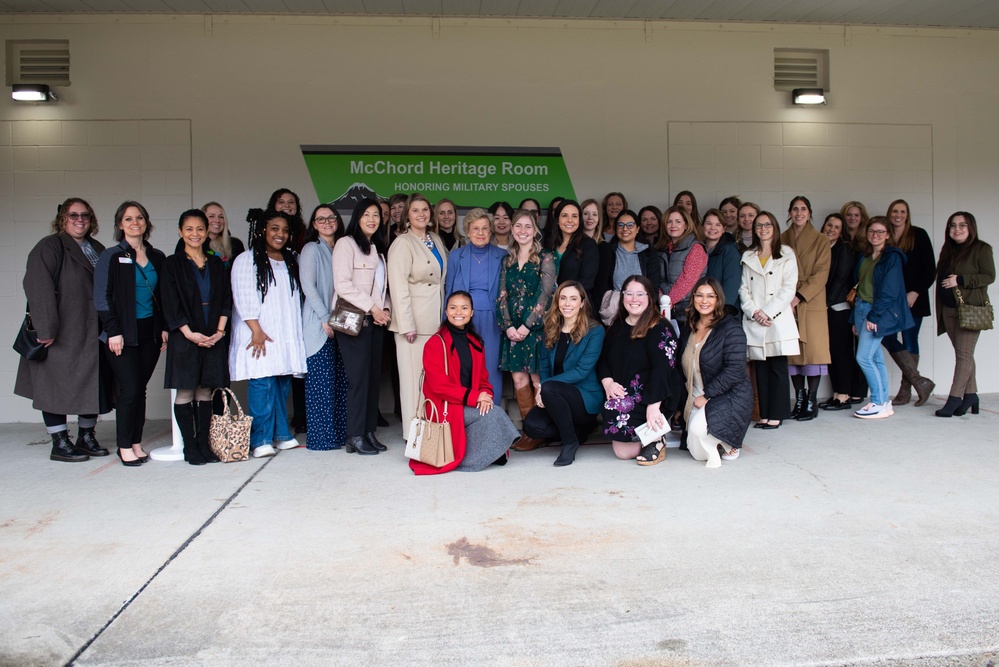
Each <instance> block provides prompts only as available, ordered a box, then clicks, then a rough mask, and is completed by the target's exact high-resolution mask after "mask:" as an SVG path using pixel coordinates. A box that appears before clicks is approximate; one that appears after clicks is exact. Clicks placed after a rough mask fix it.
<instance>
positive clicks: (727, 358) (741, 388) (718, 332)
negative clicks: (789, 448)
mask: <svg viewBox="0 0 999 667" xmlns="http://www.w3.org/2000/svg"><path fill="white" fill-rule="evenodd" d="M688 340H690V328H689V327H686V326H685V327H684V328H683V331H681V332H680V351H679V352H678V354H679V356H678V357H677V358H678V359H682V358H683V350H684V349H685V348H686V346H687V341H688ZM700 366H701V379H702V380H703V381H704V396H705V397H706V398H707V399H708V403H707V405H706V406H705V407H704V416H705V418H706V419H707V422H708V433H710V434H711V435H713V436H715V437H716V438H718V439H719V440H721V441H722V442H724V443H727V444H728V445H731V446H732V447H742V441H743V439H744V438H745V437H746V431H747V430H749V422H750V418H751V417H752V414H753V387H752V385H750V384H749V375H747V374H746V332H745V331H743V329H742V324H741V323H740V321H739V319H738V317H736V316H733V315H729V316H726V317H724V318H723V319H722V321H721V322H719V323H718V325H717V326H716V327H715V329H714V331H712V332H711V335H710V336H708V337H707V339H706V340H705V341H704V345H703V346H702V347H701V357H700ZM686 435H687V434H686V432H684V434H683V436H684V442H686Z"/></svg>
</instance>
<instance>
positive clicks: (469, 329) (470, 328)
mask: <svg viewBox="0 0 999 667" xmlns="http://www.w3.org/2000/svg"><path fill="white" fill-rule="evenodd" d="M456 296H460V297H464V298H466V299H468V305H470V306H472V311H473V312H474V311H475V305H474V304H473V303H472V295H471V294H469V293H468V292H466V291H465V290H463V289H458V290H455V291H453V292H451V293H450V294H448V295H447V298H446V299H444V318H443V320H442V321H441V329H446V328H447V326H448V325H449V324H451V323H450V322H449V321H448V319H447V305H448V304H449V303H451V299H453V298H454V297H456ZM465 333H467V334H468V335H469V336H472V337H474V338H475V340H476V341H478V343H479V345H482V344H483V343H482V336H480V335H479V330H478V329H476V328H475V325H474V324H473V323H472V320H469V321H468V324H466V325H465Z"/></svg>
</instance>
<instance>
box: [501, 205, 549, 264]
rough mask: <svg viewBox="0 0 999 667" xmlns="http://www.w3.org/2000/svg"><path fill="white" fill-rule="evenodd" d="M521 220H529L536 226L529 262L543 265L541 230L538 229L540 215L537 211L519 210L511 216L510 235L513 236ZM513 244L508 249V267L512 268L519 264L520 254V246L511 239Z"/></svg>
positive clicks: (528, 257)
mask: <svg viewBox="0 0 999 667" xmlns="http://www.w3.org/2000/svg"><path fill="white" fill-rule="evenodd" d="M521 218H528V219H530V221H531V224H532V225H533V226H534V242H533V243H532V244H531V254H530V255H528V256H527V261H528V262H529V263H530V262H533V263H535V264H540V263H541V258H540V255H541V230H539V229H538V213H537V211H531V210H528V209H526V208H518V209H517V210H516V211H514V212H513V215H512V216H510V230H511V231H510V234H511V236H512V235H513V226H514V225H515V224H517V221H518V220H520V219H521ZM511 240H512V241H513V242H512V243H510V247H509V249H508V251H507V252H508V253H509V254H508V255H507V257H506V266H507V268H510V267H511V266H513V265H514V264H516V263H517V256H518V255H519V254H520V244H519V243H517V241H516V239H511Z"/></svg>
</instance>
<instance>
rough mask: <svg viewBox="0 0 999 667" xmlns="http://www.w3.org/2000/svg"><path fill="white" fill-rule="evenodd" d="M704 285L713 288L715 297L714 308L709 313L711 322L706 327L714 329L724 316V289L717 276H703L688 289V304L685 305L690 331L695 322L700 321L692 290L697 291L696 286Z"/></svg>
mask: <svg viewBox="0 0 999 667" xmlns="http://www.w3.org/2000/svg"><path fill="white" fill-rule="evenodd" d="M704 285H707V286H708V287H710V288H711V289H713V290H714V291H715V296H716V297H717V299H716V300H715V309H714V311H713V312H712V313H711V315H712V320H711V323H710V324H708V328H709V329H714V328H715V327H716V326H718V323H719V322H721V321H722V320H723V319H724V318H725V314H726V311H725V290H724V289H722V286H721V283H720V282H718V279H717V278H712V277H711V276H704V277H703V278H701V279H700V280H698V281H697V282H696V283H695V284H694V289H692V290H690V305H688V306H687V325H688V326H689V327H690V330H691V331H693V330H694V327H695V326H696V325H697V323H698V322H700V321H701V314H700V313H699V312H698V310H697V309H696V308H694V292H696V291H697V288H698V287H703V286H704Z"/></svg>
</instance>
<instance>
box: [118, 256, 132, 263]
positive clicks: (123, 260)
mask: <svg viewBox="0 0 999 667" xmlns="http://www.w3.org/2000/svg"><path fill="white" fill-rule="evenodd" d="M118 263H119V264H131V263H132V258H131V257H119V258H118Z"/></svg>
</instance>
